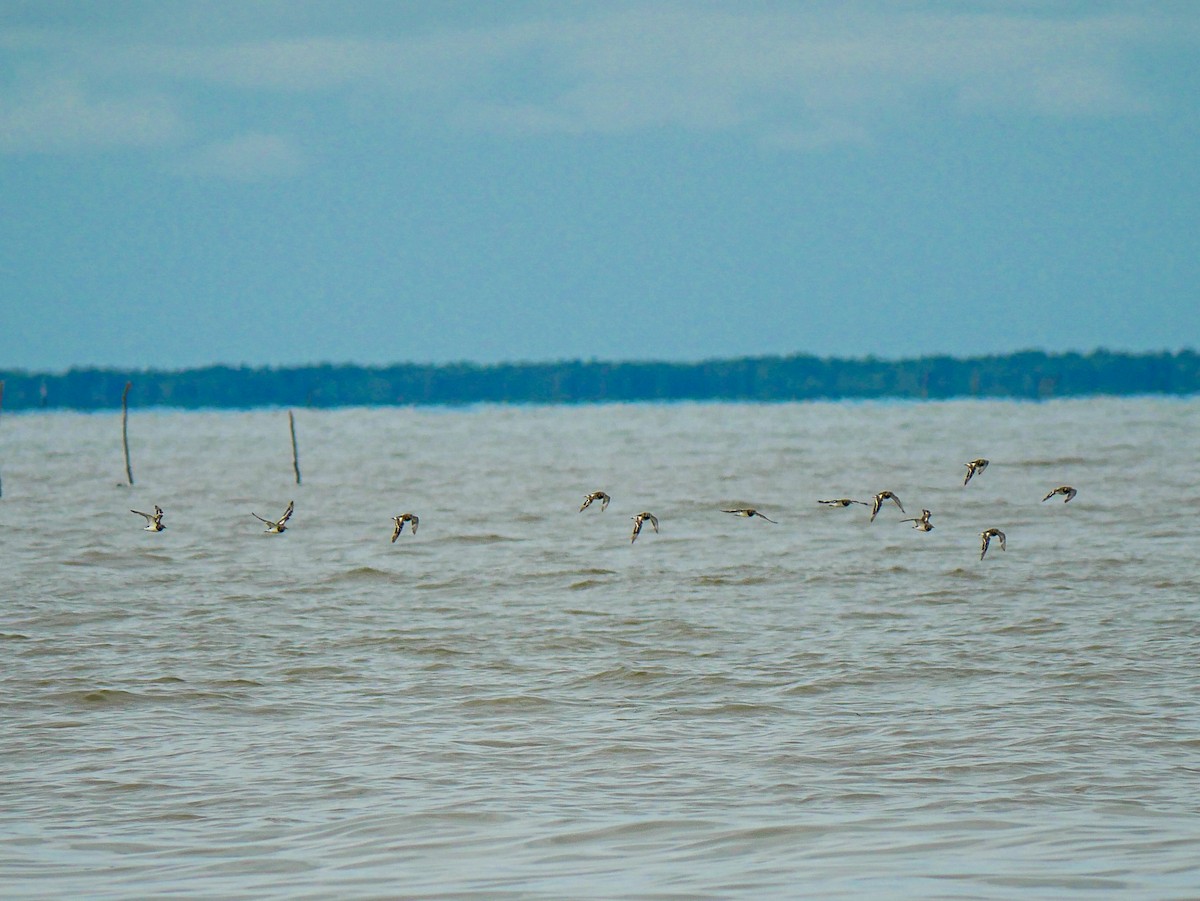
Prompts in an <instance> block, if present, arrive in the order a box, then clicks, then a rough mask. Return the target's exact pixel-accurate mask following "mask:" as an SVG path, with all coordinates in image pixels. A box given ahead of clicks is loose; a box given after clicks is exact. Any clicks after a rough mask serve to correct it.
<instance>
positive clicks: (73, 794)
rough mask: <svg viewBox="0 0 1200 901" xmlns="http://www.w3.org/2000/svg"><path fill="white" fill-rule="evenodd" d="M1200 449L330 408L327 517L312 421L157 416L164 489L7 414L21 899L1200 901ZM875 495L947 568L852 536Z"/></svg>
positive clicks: (875, 534)
mask: <svg viewBox="0 0 1200 901" xmlns="http://www.w3.org/2000/svg"><path fill="white" fill-rule="evenodd" d="M1198 429H1200V401H1196V400H1187V401H1168V400H1155V399H1137V400H1121V401H1117V400H1092V401H1077V402H1053V403H1045V404H1017V403H1012V404H1010V403H974V402H961V403H939V404H811V405H772V406H757V405H678V406H655V405H647V406H599V407H581V408H517V409H513V408H503V407H483V408H478V409H468V410H459V411H428V410H409V409H381V410H363V409H355V410H343V411H334V412H318V411H307V410H302V411H298V413H297V430H298V436H299V442H300V453H301V459H300V462H301V468H302V472H303V476H304V482H303V485H302V486H299V487H297V486H296V485H294V484H293V475H292V471H291V450H290V445H289V437H288V431H287V417H286V413H284V412H282V411H278V410H276V411H269V412H253V413H225V412H222V413H175V412H137V411H135V412H134V413H133V414H132V415H131V419H130V440H131V445H132V452H133V464H134V475H135V478H136V486H135V487H134V488H132V489H130V488H127V487H120V486H119V485H118V483H119V482H121V481H123V477H124V472H123V461H122V457H121V446H120V419H119V415H91V416H89V415H63V414H55V415H23V416H11V415H5V416H4V418H3V420H2V421H0V476H2V478H3V490H4V496H3V499H2V500H0V527H2V531H0V575H2V580H3V582H2V584H3V596H4V602H3V607H2V609H0V655H2V656H0V660H2V663H0V678H2V682H0V689H2V696H0V711H2V715H3V717H2V718H3V722H2V727H0V774H2V775H3V780H2V782H0V894H3V895H6V896H9V897H22V898H62V897H70V896H82V895H86V896H89V897H146V896H152V895H163V894H168V893H174V894H177V895H196V896H205V897H222V898H250V897H260V896H267V895H269V896H288V897H314V898H316V897H322V898H324V897H342V898H349V897H404V896H420V897H455V898H468V897H479V898H485V897H486V898H502V897H523V898H602V897H604V898H610V897H655V898H669V897H679V898H684V897H687V898H705V897H711V898H726V897H740V898H744V897H798V896H807V897H819V898H837V897H846V898H860V897H867V896H870V897H877V898H963V899H978V898H1026V897H1030V896H1040V897H1055V898H1062V897H1072V896H1078V897H1083V896H1087V897H1093V896H1095V895H1097V894H1105V893H1107V894H1111V895H1114V896H1119V897H1121V898H1171V897H1175V898H1192V897H1196V895H1197V892H1198V891H1200V864H1198V863H1197V861H1200V817H1198V814H1200V692H1198V691H1197V688H1198V664H1197V661H1198V660H1200V625H1198V622H1197V609H1198V608H1197V603H1198V599H1200V565H1198V564H1200V551H1198V550H1197V542H1196V518H1195V517H1196V510H1197V505H1196V502H1197V496H1198V494H1200V491H1198V490H1197V488H1196V473H1197V471H1198V466H1200V444H1198V443H1197V440H1196V438H1197V434H1198ZM981 455H982V456H986V457H989V458H990V459H991V460H992V465H991V467H990V468H989V469H988V470H987V471H986V472H985V473H983V474H982V475H980V476H978V477H977V478H976V479H975V480H973V481H972V483H971V484H970V485H969V486H967V487H966V488H964V487H963V486H962V478H963V475H964V473H965V468H964V467H963V465H962V464H963V463H964V462H965V461H967V460H970V459H972V458H973V457H976V456H981ZM1062 483H1069V484H1072V485H1074V486H1075V487H1076V488H1078V489H1079V496H1078V497H1077V498H1076V499H1075V500H1074V501H1072V502H1071V503H1070V504H1063V503H1061V502H1060V501H1059V500H1057V499H1056V500H1051V501H1048V502H1046V503H1042V502H1041V498H1042V496H1043V495H1044V494H1045V493H1046V492H1047V491H1049V490H1050V489H1051V488H1053V487H1055V486H1056V485H1059V484H1062ZM597 488H603V489H604V490H606V491H608V492H609V493H610V494H611V495H612V497H613V501H612V505H611V506H610V507H609V509H608V510H607V511H605V512H601V511H600V510H599V509H598V505H597V506H593V507H592V508H591V509H589V510H587V511H586V512H584V513H579V512H578V506H579V504H580V502H581V501H582V498H583V495H584V494H585V493H587V492H589V491H592V490H595V489H597ZM883 488H889V489H892V490H893V491H895V492H896V493H897V494H898V495H899V496H900V498H901V500H902V501H903V502H904V504H905V507H906V509H907V510H908V511H909V515H912V514H914V513H917V512H919V510H920V509H921V508H922V507H927V508H929V509H930V510H932V511H933V519H932V522H933V523H934V525H935V529H934V531H932V532H930V533H927V534H923V533H921V532H918V531H914V530H913V529H911V528H909V526H908V525H905V524H901V523H899V521H898V520H900V519H901V518H902V515H901V514H900V512H899V511H898V510H895V509H894V508H885V509H884V511H883V512H882V513H881V514H880V516H879V518H878V519H877V520H876V521H875V522H874V523H871V522H869V521H868V512H867V511H866V510H865V509H864V508H862V507H852V508H849V509H846V510H840V509H839V510H829V509H825V508H822V507H818V506H817V504H816V500H817V499H818V498H825V497H840V496H843V495H848V496H851V497H859V498H865V497H867V496H869V495H870V494H872V493H874V492H875V491H878V490H881V489H883ZM292 498H294V499H295V501H296V513H295V516H294V517H293V519H292V523H291V525H292V528H291V529H289V531H288V532H287V533H286V534H284V535H280V536H271V535H264V534H262V531H261V530H262V526H261V525H260V524H259V523H257V522H256V521H255V520H254V519H253V518H252V517H251V516H250V512H251V511H255V512H257V513H259V514H262V515H264V516H272V517H273V516H277V515H279V514H280V513H281V512H282V511H283V508H284V507H285V506H286V504H287V502H288V501H289V500H290V499H292ZM155 503H158V504H160V505H161V506H162V507H163V508H165V510H166V511H167V515H166V519H165V522H166V524H167V526H168V530H167V531H166V532H163V533H161V534H152V533H147V532H144V531H142V530H141V526H142V524H143V523H142V520H141V519H140V518H139V517H136V516H133V515H131V514H130V513H129V512H128V510H129V509H130V508H131V507H134V508H137V509H142V510H149V509H152V507H153V505H154V504H155ZM735 505H736V506H755V507H758V508H759V509H761V510H762V511H763V512H764V513H766V515H768V516H770V517H771V518H773V519H777V520H779V524H778V525H771V524H770V523H766V522H764V521H762V520H760V519H750V520H746V519H741V518H737V517H734V516H729V515H726V514H723V513H721V512H719V511H720V509H721V508H722V507H730V506H735ZM406 510H411V511H413V512H416V513H418V514H419V515H420V517H421V524H420V529H419V531H418V534H417V535H415V536H413V535H410V534H408V533H407V531H406V532H405V534H404V535H402V536H401V538H400V539H399V540H398V541H397V542H396V543H395V544H391V543H389V540H388V539H389V538H390V537H391V522H390V518H391V517H392V516H393V515H395V514H397V513H400V512H403V511H406ZM640 510H649V511H652V512H654V513H655V514H657V515H658V517H659V519H660V521H661V524H662V531H661V534H657V535H656V534H654V533H653V532H652V531H650V530H649V528H648V527H647V528H646V529H645V530H643V532H642V535H641V537H640V538H639V539H638V541H637V543H636V544H633V545H632V546H631V544H630V541H629V531H630V526H631V522H630V518H629V517H630V516H632V515H633V514H634V513H637V512H638V511H640ZM993 525H994V526H998V527H1000V528H1002V529H1003V530H1004V531H1005V532H1007V534H1008V550H1007V552H1000V550H999V548H998V547H996V546H993V547H992V549H991V551H989V554H988V557H987V559H986V560H984V561H982V562H981V561H980V560H979V537H978V535H979V532H980V531H981V530H982V529H984V528H986V527H989V526H993Z"/></svg>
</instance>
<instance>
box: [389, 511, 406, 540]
mask: <svg viewBox="0 0 1200 901" xmlns="http://www.w3.org/2000/svg"><path fill="white" fill-rule="evenodd" d="M392 522H394V523H395V525H394V526H393V527H392V544H395V543H396V539H397V538H399V537H400V530H401V529H403V528H404V520H402V519H401V518H400V517H399V516H393V517H392Z"/></svg>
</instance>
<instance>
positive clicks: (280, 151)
mask: <svg viewBox="0 0 1200 901" xmlns="http://www.w3.org/2000/svg"><path fill="white" fill-rule="evenodd" d="M307 168H308V166H307V161H306V160H305V157H304V154H303V153H302V152H301V151H300V150H299V149H298V148H297V147H296V146H295V144H294V143H293V142H292V141H291V140H290V139H288V138H286V137H282V136H280V135H270V134H261V133H258V132H251V133H248V134H242V135H238V136H236V137H233V138H228V139H226V140H222V141H215V142H213V143H211V144H207V145H205V146H204V147H201V148H199V149H198V150H196V151H194V152H193V153H191V154H189V155H188V156H187V157H185V158H184V159H183V160H182V161H180V162H179V164H178V165H177V166H176V169H177V171H178V172H180V173H181V174H185V175H198V176H206V177H212V178H221V179H228V180H231V181H246V182H250V181H266V180H270V179H277V178H292V177H294V176H296V175H300V174H301V173H302V172H304V171H305V169H307Z"/></svg>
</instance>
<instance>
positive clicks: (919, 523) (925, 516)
mask: <svg viewBox="0 0 1200 901" xmlns="http://www.w3.org/2000/svg"><path fill="white" fill-rule="evenodd" d="M900 521H901V522H911V523H912V524H913V528H914V529H919V530H920V531H922V532H932V531H933V523H931V522H930V521H929V511H928V510H922V511H921V515H920V516H918V517H917V518H916V519H902V520H900Z"/></svg>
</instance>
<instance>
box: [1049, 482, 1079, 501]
mask: <svg viewBox="0 0 1200 901" xmlns="http://www.w3.org/2000/svg"><path fill="white" fill-rule="evenodd" d="M1078 493H1079V492H1078V491H1076V490H1075V489H1074V488H1072V487H1071V486H1070V485H1059V486H1058V487H1057V488H1055V489H1054V490H1053V491H1051V492H1050V493H1049V494H1047V495H1046V496H1045V497H1044V498H1042V503H1043V504H1044V503H1045V502H1046V501H1048V500H1050V498H1052V497H1054V495H1056V494H1061V495H1062V496H1063V503H1064V504H1065V503H1067V501H1069V500H1070V499H1071V498H1073V497H1074V496H1075V495H1077V494H1078Z"/></svg>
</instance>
